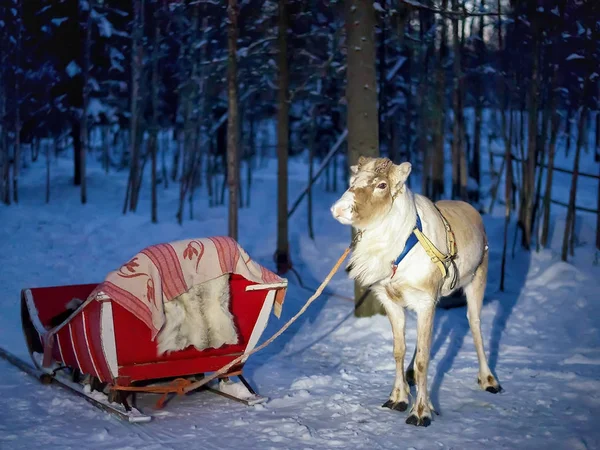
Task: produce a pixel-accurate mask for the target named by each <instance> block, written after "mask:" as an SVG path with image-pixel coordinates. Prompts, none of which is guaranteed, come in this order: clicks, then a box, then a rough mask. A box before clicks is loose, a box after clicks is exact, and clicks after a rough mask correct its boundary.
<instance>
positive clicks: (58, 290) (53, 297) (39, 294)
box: [22, 283, 98, 328]
mask: <svg viewBox="0 0 600 450" xmlns="http://www.w3.org/2000/svg"><path fill="white" fill-rule="evenodd" d="M96 286H98V284H97V283H93V284H75V285H71V286H50V287H41V288H32V289H30V291H31V297H32V300H33V305H34V306H35V309H36V310H37V316H38V318H39V319H40V322H41V323H42V325H44V327H46V328H49V327H50V320H51V319H52V318H53V317H55V316H57V315H58V314H60V313H63V312H64V311H65V309H66V307H65V305H66V304H67V303H69V302H70V301H71V300H72V299H73V298H78V299H80V300H82V301H85V299H86V298H87V297H88V295H90V294H91V292H92V291H93V290H94V288H95V287H96ZM22 295H24V296H26V295H27V290H24V291H23V293H22Z"/></svg>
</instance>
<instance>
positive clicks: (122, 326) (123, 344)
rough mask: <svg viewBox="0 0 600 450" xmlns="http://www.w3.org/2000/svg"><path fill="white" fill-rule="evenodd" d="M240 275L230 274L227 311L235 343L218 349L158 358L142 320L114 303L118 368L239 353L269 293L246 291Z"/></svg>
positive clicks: (251, 283)
mask: <svg viewBox="0 0 600 450" xmlns="http://www.w3.org/2000/svg"><path fill="white" fill-rule="evenodd" d="M253 284H257V283H253V282H251V281H248V280H246V279H245V278H244V277H242V276H240V275H236V274H233V275H232V276H231V280H230V295H231V302H230V311H231V313H232V315H233V321H234V324H235V327H236V329H237V331H238V340H239V341H238V343H237V344H235V345H224V346H222V347H220V348H218V349H206V350H203V351H198V350H196V349H195V348H193V347H190V348H187V349H185V350H181V351H177V352H172V353H169V354H165V355H162V356H158V355H157V343H156V341H152V340H151V332H150V329H149V328H148V326H146V325H145V324H144V323H143V322H142V321H141V320H139V319H138V318H136V317H135V316H134V315H133V314H131V313H130V312H129V311H127V310H126V309H125V308H123V307H121V306H119V305H118V304H117V303H116V302H113V305H112V308H113V321H114V330H115V340H116V347H117V360H118V364H119V366H130V365H136V364H146V363H152V362H166V361H174V360H184V359H189V358H194V357H198V356H207V357H209V356H218V355H230V354H241V353H242V352H243V351H244V349H245V348H246V345H247V343H248V340H249V339H250V335H251V334H252V331H253V330H254V326H255V325H256V322H257V319H258V315H259V313H260V311H261V308H262V306H263V303H264V301H265V298H266V296H267V292H268V291H249V292H246V290H245V289H246V286H249V285H253Z"/></svg>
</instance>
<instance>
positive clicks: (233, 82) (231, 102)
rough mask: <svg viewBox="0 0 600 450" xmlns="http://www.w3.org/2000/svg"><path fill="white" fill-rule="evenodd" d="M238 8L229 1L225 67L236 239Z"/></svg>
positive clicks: (231, 227)
mask: <svg viewBox="0 0 600 450" xmlns="http://www.w3.org/2000/svg"><path fill="white" fill-rule="evenodd" d="M237 9H238V6H237V0H229V5H228V8H227V16H228V18H229V29H228V33H227V45H228V50H229V60H228V65H227V95H228V118H227V184H228V186H229V236H230V237H232V238H233V239H236V240H237V237H238V189H239V184H240V177H239V163H238V159H239V158H238V152H239V148H238V147H239V113H238V86H237V55H236V52H237V36H238V10H237Z"/></svg>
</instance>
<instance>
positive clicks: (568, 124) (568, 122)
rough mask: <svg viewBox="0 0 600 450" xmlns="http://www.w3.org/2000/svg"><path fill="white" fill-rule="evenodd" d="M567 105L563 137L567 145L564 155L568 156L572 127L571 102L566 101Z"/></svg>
mask: <svg viewBox="0 0 600 450" xmlns="http://www.w3.org/2000/svg"><path fill="white" fill-rule="evenodd" d="M567 101H568V102H569V105H568V107H567V118H566V121H565V135H566V137H567V143H566V144H565V155H566V156H567V157H568V156H569V150H570V148H571V127H572V126H573V105H571V101H570V100H567Z"/></svg>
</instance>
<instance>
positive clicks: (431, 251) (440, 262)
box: [413, 215, 456, 278]
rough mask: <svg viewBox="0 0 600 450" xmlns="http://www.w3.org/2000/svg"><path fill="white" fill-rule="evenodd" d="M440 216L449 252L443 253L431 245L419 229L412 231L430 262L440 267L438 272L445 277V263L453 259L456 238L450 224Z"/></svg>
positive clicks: (446, 271) (446, 270) (446, 273)
mask: <svg viewBox="0 0 600 450" xmlns="http://www.w3.org/2000/svg"><path fill="white" fill-rule="evenodd" d="M441 217H442V221H443V222H444V227H445V228H446V243H447V245H448V252H449V254H447V255H444V254H443V253H442V252H440V251H439V250H438V249H437V248H436V246H435V245H433V242H431V241H430V240H429V238H428V237H427V236H425V235H424V234H423V233H422V232H421V231H419V229H418V228H415V229H414V230H413V233H414V235H415V236H416V237H417V240H418V241H419V243H420V244H421V245H422V246H423V249H425V252H426V253H427V256H429V258H431V262H433V263H434V264H435V265H436V266H438V269H440V272H442V276H443V277H444V278H446V277H447V276H448V269H447V267H446V264H445V263H446V262H448V261H452V259H454V257H455V256H456V239H455V236H454V232H453V231H452V229H451V228H450V224H449V223H448V221H447V220H446V218H445V217H444V216H443V215H442V216H441Z"/></svg>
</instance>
